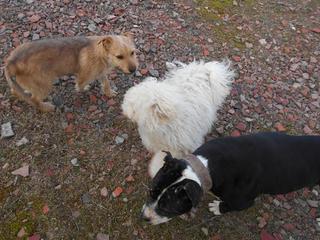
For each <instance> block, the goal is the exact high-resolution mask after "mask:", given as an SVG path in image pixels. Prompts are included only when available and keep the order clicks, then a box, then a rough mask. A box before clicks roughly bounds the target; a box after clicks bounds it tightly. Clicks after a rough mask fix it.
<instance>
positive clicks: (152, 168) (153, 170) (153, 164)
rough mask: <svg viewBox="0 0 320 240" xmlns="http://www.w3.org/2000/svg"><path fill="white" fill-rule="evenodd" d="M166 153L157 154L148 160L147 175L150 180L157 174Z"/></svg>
mask: <svg viewBox="0 0 320 240" xmlns="http://www.w3.org/2000/svg"><path fill="white" fill-rule="evenodd" d="M165 156H166V153H165V152H162V151H161V152H157V153H156V154H155V155H153V157H152V158H151V160H150V163H149V166H148V173H149V176H150V177H151V178H154V176H155V175H156V174H157V172H158V171H159V170H160V168H162V166H163V164H164V161H163V159H164V158H165Z"/></svg>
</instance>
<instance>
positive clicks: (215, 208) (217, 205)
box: [209, 200, 221, 215]
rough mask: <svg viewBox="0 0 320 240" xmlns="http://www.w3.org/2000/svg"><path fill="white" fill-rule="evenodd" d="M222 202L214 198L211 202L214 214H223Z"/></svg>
mask: <svg viewBox="0 0 320 240" xmlns="http://www.w3.org/2000/svg"><path fill="white" fill-rule="evenodd" d="M220 203H221V201H217V200H214V201H213V202H211V203H209V211H210V212H213V214H214V215H221V212H220Z"/></svg>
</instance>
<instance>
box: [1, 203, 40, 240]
mask: <svg viewBox="0 0 320 240" xmlns="http://www.w3.org/2000/svg"><path fill="white" fill-rule="evenodd" d="M28 205H29V206H28ZM43 205H44V201H43V200H42V199H40V198H38V197H32V198H31V201H23V202H21V203H20V204H18V206H17V208H16V210H15V212H14V213H13V214H12V217H11V218H10V217H9V218H8V219H6V220H5V221H4V222H2V223H1V225H0V236H1V237H0V240H2V239H15V238H16V236H17V234H18V232H19V231H20V229H21V228H22V227H23V228H24V230H25V232H26V235H25V237H24V238H22V239H27V237H28V235H30V234H32V233H34V232H35V230H36V227H37V224H38V220H39V216H41V214H42V207H43Z"/></svg>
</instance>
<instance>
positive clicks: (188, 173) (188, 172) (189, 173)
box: [179, 166, 201, 186]
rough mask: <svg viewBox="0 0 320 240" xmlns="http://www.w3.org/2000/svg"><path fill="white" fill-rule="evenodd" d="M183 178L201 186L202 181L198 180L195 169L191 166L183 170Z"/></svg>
mask: <svg viewBox="0 0 320 240" xmlns="http://www.w3.org/2000/svg"><path fill="white" fill-rule="evenodd" d="M182 176H183V177H182V178H183V179H190V180H193V181H195V182H196V183H198V184H199V185H200V186H201V182H200V179H199V178H198V176H197V174H196V173H195V172H194V171H193V169H192V168H191V167H190V166H188V167H187V168H186V169H185V170H183V172H182ZM183 179H182V180H183ZM182 180H180V181H182ZM180 181H179V182H180Z"/></svg>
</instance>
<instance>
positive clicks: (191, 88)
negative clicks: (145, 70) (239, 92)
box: [122, 61, 234, 176]
mask: <svg viewBox="0 0 320 240" xmlns="http://www.w3.org/2000/svg"><path fill="white" fill-rule="evenodd" d="M169 67H170V69H169V71H168V73H167V74H166V76H165V77H164V79H163V80H162V81H157V80H156V79H155V78H151V77H149V78H146V79H145V80H144V81H143V82H142V83H140V84H138V85H136V86H133V87H132V88H130V89H129V90H128V91H127V93H126V94H125V96H124V101H123V104H122V110H123V113H124V115H125V116H127V117H128V118H129V119H131V120H132V121H133V122H135V123H137V124H138V130H139V134H140V137H141V139H142V143H143V145H144V146H145V147H146V148H147V150H148V151H149V152H151V153H153V154H155V156H154V157H153V159H152V160H151V163H150V165H149V174H150V175H151V176H154V174H155V173H156V171H157V170H158V169H159V167H161V166H162V159H163V156H164V155H165V154H164V153H163V152H162V150H165V151H169V152H171V154H172V155H173V156H174V157H176V158H181V157H183V156H184V155H185V154H188V153H191V152H193V151H194V150H195V149H196V148H198V147H199V146H200V145H202V143H203V142H204V137H205V135H206V134H208V133H209V131H210V130H211V127H212V124H213V122H214V121H215V120H216V112H217V110H218V108H219V107H220V106H221V105H222V103H223V101H224V100H225V98H226V97H227V95H228V94H229V92H230V87H231V83H232V81H233V78H234V73H233V71H231V70H230V68H229V67H230V64H229V63H228V62H216V61H213V62H208V63H204V62H202V61H200V62H192V63H190V64H183V63H175V64H172V63H170V65H169Z"/></svg>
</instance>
